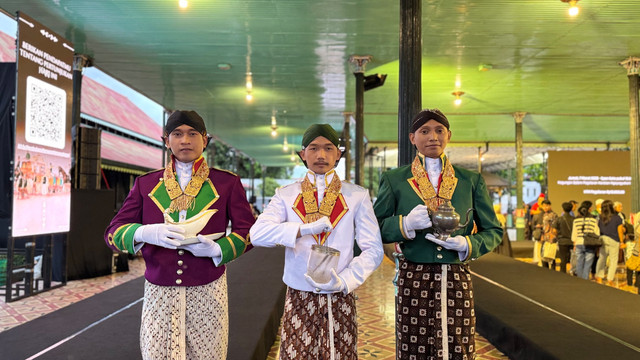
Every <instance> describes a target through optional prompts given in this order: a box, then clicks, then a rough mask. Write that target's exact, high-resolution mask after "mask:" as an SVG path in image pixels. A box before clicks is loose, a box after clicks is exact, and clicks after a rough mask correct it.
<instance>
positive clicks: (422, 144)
mask: <svg viewBox="0 0 640 360" xmlns="http://www.w3.org/2000/svg"><path fill="white" fill-rule="evenodd" d="M409 140H410V141H411V143H412V144H413V145H415V146H416V149H417V150H418V152H419V153H420V154H422V155H424V156H426V157H429V158H433V159H436V158H439V157H440V155H442V153H443V152H444V149H445V148H446V147H447V144H448V143H449V140H451V131H449V130H448V129H447V128H446V127H445V126H444V125H442V124H440V123H439V122H437V121H435V120H429V121H427V122H426V123H425V124H424V125H422V126H420V127H419V128H418V130H416V131H415V132H413V133H410V134H409Z"/></svg>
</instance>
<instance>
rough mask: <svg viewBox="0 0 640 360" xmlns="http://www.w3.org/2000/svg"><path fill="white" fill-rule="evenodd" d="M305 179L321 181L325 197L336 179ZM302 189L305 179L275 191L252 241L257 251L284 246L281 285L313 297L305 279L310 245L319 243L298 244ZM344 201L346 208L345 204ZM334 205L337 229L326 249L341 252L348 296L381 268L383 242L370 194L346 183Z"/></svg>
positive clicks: (340, 269)
mask: <svg viewBox="0 0 640 360" xmlns="http://www.w3.org/2000/svg"><path fill="white" fill-rule="evenodd" d="M307 176H309V178H310V179H311V181H312V183H313V182H314V181H316V179H317V181H316V182H317V183H318V184H320V186H318V188H319V192H322V193H323V194H324V188H325V186H326V185H328V183H329V181H330V180H331V178H332V176H337V175H335V172H333V171H332V172H330V173H329V174H327V176H326V179H325V176H323V175H314V174H313V173H311V172H309V174H307ZM314 178H315V179H314ZM301 183H302V179H301V180H298V181H296V182H295V183H293V184H289V185H286V186H283V187H280V188H278V189H277V190H276V193H275V196H273V198H271V202H270V203H269V205H268V206H267V207H266V209H265V210H264V212H263V213H262V214H260V216H259V217H258V219H257V220H256V223H255V224H254V225H253V227H252V228H251V231H250V234H251V235H250V239H251V243H252V244H253V245H254V246H263V247H274V246H285V247H286V251H285V264H284V275H283V277H282V280H283V281H284V283H285V284H287V286H289V287H291V288H293V289H296V290H301V291H310V292H312V291H314V288H313V287H311V285H309V283H307V281H306V280H305V277H304V274H305V273H306V272H307V261H308V259H309V253H310V251H311V245H313V244H315V243H316V240H315V238H314V237H313V236H312V235H306V236H302V237H300V238H298V239H297V238H296V236H297V234H298V229H299V228H300V225H301V224H303V221H302V218H301V214H300V211H299V209H300V206H299V207H298V209H296V208H295V204H296V203H297V201H300V200H301V198H302V196H301ZM323 183H324V184H323ZM323 185H325V186H323ZM341 199H342V200H344V202H341V201H342V200H341ZM339 202H340V203H339ZM336 203H337V204H338V203H339V204H338V205H336V206H337V207H340V209H336V208H335V207H334V212H333V213H332V216H331V218H332V219H331V220H332V223H333V226H334V229H333V230H332V231H331V233H330V234H329V236H328V237H327V238H326V240H325V243H324V245H325V246H329V247H332V248H335V249H338V250H340V260H339V261H338V268H337V270H336V272H337V273H338V275H339V276H340V278H341V279H342V280H343V281H344V283H345V285H346V293H349V292H351V291H353V290H355V289H356V288H357V287H358V286H360V285H362V283H363V282H364V281H365V280H366V279H367V277H368V276H369V275H371V273H372V272H373V271H374V270H375V269H376V268H377V267H378V266H379V265H380V263H381V262H382V257H383V250H382V240H381V238H380V228H379V226H378V221H377V220H376V216H375V214H374V212H373V206H372V204H371V199H370V197H369V192H368V191H367V190H366V189H364V188H362V187H360V186H357V185H353V184H350V183H347V182H344V181H342V188H341V196H340V198H339V199H338V201H337V202H336ZM341 209H342V210H341ZM339 210H341V211H339ZM336 212H339V214H337V215H338V216H336V214H334V213H336ZM335 219H337V222H336V220H335ZM354 240H355V241H356V242H357V244H358V246H359V247H360V249H361V250H362V253H361V254H360V255H358V256H356V257H354V256H353V248H354V246H353V245H354ZM322 293H326V292H322Z"/></svg>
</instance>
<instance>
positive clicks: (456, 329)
mask: <svg viewBox="0 0 640 360" xmlns="http://www.w3.org/2000/svg"><path fill="white" fill-rule="evenodd" d="M443 289H446V291H443ZM396 316H397V318H396V343H397V358H398V359H401V360H404V359H415V360H427V359H428V360H432V359H460V360H462V359H468V360H471V359H473V358H475V325H476V320H475V312H474V303H473V287H472V284H471V274H470V271H469V267H468V266H467V265H464V264H416V263H412V262H410V261H406V260H403V261H401V262H400V273H399V276H398V298H397V312H396Z"/></svg>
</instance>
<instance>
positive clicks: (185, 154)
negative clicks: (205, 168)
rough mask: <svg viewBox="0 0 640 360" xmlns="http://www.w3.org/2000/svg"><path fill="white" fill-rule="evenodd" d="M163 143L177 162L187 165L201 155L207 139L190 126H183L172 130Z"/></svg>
mask: <svg viewBox="0 0 640 360" xmlns="http://www.w3.org/2000/svg"><path fill="white" fill-rule="evenodd" d="M165 142H166V144H167V146H169V147H170V148H171V152H172V153H173V156H175V157H176V159H177V160H178V161H181V162H185V163H189V162H192V161H194V160H196V159H197V158H199V157H200V155H202V151H203V150H204V144H206V142H207V138H206V136H205V135H203V134H201V133H199V132H198V131H197V130H196V129H194V128H192V127H191V126H189V125H184V124H183V125H180V126H178V127H177V128H175V129H173V131H172V132H171V133H170V134H169V136H167V138H166V139H165Z"/></svg>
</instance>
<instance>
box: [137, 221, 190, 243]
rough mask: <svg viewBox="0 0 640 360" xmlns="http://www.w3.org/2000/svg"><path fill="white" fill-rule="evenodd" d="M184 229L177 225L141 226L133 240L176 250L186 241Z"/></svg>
mask: <svg viewBox="0 0 640 360" xmlns="http://www.w3.org/2000/svg"><path fill="white" fill-rule="evenodd" d="M182 234H184V229H183V228H182V227H180V226H176V225H168V224H149V225H142V226H140V227H139V228H138V229H137V230H136V232H135V233H134V234H133V240H134V241H137V242H146V243H147V244H153V245H157V246H162V247H164V248H167V249H175V248H177V247H178V246H180V240H184V235H182Z"/></svg>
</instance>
